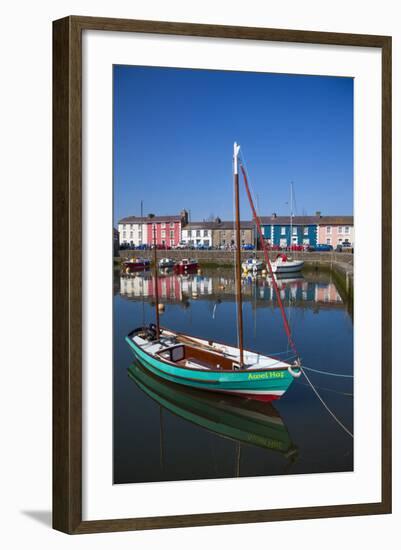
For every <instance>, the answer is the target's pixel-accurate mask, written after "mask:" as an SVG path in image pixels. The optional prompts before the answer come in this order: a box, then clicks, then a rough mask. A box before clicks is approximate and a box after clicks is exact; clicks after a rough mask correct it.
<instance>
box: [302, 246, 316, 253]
mask: <svg viewBox="0 0 401 550" xmlns="http://www.w3.org/2000/svg"><path fill="white" fill-rule="evenodd" d="M302 248H303V249H304V250H305V252H313V251H314V250H315V247H314V246H312V245H311V244H304V245H303V247H302Z"/></svg>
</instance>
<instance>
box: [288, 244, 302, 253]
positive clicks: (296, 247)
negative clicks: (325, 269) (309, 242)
mask: <svg viewBox="0 0 401 550" xmlns="http://www.w3.org/2000/svg"><path fill="white" fill-rule="evenodd" d="M303 249H304V247H303V245H302V244H290V246H287V250H292V251H293V252H300V251H301V250H303Z"/></svg>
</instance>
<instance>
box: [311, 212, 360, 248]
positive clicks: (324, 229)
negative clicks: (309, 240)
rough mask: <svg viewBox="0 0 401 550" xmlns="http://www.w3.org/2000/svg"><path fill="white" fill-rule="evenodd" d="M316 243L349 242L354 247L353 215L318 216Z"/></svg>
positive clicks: (335, 244) (336, 243)
mask: <svg viewBox="0 0 401 550" xmlns="http://www.w3.org/2000/svg"><path fill="white" fill-rule="evenodd" d="M318 243H319V244H331V245H332V246H333V248H335V247H336V246H337V245H341V244H344V243H349V244H350V245H351V246H352V247H354V218H353V216H320V218H319V223H318Z"/></svg>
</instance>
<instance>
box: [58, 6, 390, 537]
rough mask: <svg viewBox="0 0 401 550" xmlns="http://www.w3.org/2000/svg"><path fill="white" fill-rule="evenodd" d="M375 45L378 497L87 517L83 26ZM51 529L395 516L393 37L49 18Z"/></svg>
mask: <svg viewBox="0 0 401 550" xmlns="http://www.w3.org/2000/svg"><path fill="white" fill-rule="evenodd" d="M84 30H103V31H124V32H130V33H156V34H165V35H184V36H197V37H218V38H235V39H242V40H266V41H280V42H291V43H308V44H325V45H346V46H356V47H369V48H379V49H380V50H381V56H382V183H381V185H382V258H381V260H382V320H383V324H382V326H383V329H382V373H381V377H382V396H381V397H382V448H381V453H382V497H381V500H380V501H379V502H372V503H368V504H366V503H364V504H344V505H333V506H316V507H307V508H295V509H294V508H286V509H275V510H253V511H241V512H224V513H206V514H196V515H182V516H165V517H136V518H130V519H104V520H101V521H100V520H99V521H97V520H96V521H82V502H81V500H82V341H81V339H82V305H81V303H82V237H81V233H82V202H81V196H82V157H81V146H82V143H81V127H82V87H81V74H82V42H81V37H82V31H84ZM53 236H54V237H53V527H54V528H55V529H57V530H60V531H63V532H65V533H69V534H76V533H95V532H107V531H127V530H138V529H158V528H168V527H187V526H202V525H222V524H237V523H250V522H267V521H283V520H291V519H311V518H326V517H339V516H357V515H368V514H384V513H390V512H391V238H390V236H391V37H388V36H373V35H358V34H339V33H326V32H310V31H301V30H282V29H267V28H249V27H231V26H218V25H201V24H187V23H173V22H160V21H159V22H156V21H139V20H123V19H106V18H96V17H78V16H71V17H66V18H63V19H60V20H57V21H55V22H54V23H53Z"/></svg>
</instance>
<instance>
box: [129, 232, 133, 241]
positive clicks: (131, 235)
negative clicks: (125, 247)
mask: <svg viewBox="0 0 401 550" xmlns="http://www.w3.org/2000/svg"><path fill="white" fill-rule="evenodd" d="M129 238H130V239H133V238H134V232H133V231H130V232H129Z"/></svg>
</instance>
